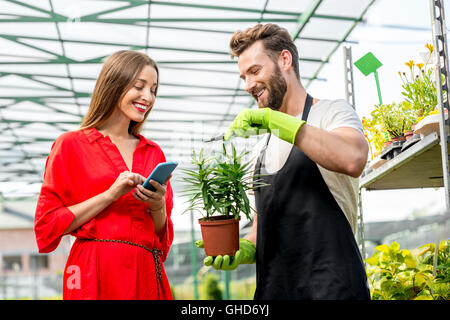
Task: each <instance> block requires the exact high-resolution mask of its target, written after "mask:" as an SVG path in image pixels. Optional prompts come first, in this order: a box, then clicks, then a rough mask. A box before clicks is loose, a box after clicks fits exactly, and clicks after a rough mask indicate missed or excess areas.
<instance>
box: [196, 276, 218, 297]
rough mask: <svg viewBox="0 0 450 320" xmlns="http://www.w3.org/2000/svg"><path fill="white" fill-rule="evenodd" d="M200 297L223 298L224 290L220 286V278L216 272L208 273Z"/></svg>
mask: <svg viewBox="0 0 450 320" xmlns="http://www.w3.org/2000/svg"><path fill="white" fill-rule="evenodd" d="M200 299H202V300H223V298H222V290H221V289H220V288H219V280H218V277H217V276H216V275H215V274H212V273H207V274H206V276H205V278H204V280H203V282H202V284H201V292H200Z"/></svg>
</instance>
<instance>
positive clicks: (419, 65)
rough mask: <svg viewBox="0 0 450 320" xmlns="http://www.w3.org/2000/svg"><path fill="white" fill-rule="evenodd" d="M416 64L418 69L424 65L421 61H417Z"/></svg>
mask: <svg viewBox="0 0 450 320" xmlns="http://www.w3.org/2000/svg"><path fill="white" fill-rule="evenodd" d="M416 66H417V67H418V68H419V69H422V68H423V66H424V64H423V63H417V64H416Z"/></svg>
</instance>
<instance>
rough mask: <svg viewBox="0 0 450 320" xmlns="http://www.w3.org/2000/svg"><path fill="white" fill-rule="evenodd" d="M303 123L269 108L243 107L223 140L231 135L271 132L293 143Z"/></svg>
mask: <svg viewBox="0 0 450 320" xmlns="http://www.w3.org/2000/svg"><path fill="white" fill-rule="evenodd" d="M305 123H306V121H303V120H300V119H297V118H296V117H293V116H290V115H288V114H286V113H284V112H279V111H274V110H272V109H270V108H262V109H243V110H242V111H241V112H239V114H238V115H237V116H236V118H235V119H234V121H233V123H232V124H231V125H230V127H229V128H228V130H227V132H226V133H225V135H224V140H229V139H230V138H231V137H232V136H233V135H237V136H240V137H244V138H248V137H249V136H251V135H257V134H260V133H267V132H271V133H273V134H274V135H276V136H277V137H279V138H280V139H283V140H285V141H287V142H289V143H292V144H294V143H295V137H296V136H297V132H298V130H300V128H301V127H302V126H303V125H304V124H305Z"/></svg>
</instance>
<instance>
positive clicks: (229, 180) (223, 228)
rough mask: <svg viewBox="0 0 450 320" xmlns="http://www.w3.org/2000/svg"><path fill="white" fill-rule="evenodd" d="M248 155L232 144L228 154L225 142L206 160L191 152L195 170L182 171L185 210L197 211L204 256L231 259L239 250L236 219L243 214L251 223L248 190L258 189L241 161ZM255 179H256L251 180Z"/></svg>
mask: <svg viewBox="0 0 450 320" xmlns="http://www.w3.org/2000/svg"><path fill="white" fill-rule="evenodd" d="M246 155H248V152H242V153H240V154H237V152H236V148H235V147H234V145H233V144H232V143H231V153H228V152H227V149H226V146H225V143H224V144H223V146H222V152H221V153H219V154H218V155H217V156H215V157H210V158H206V157H205V156H204V154H203V150H201V152H200V154H198V155H197V154H196V152H195V151H193V154H192V164H193V165H194V169H184V170H183V171H184V173H185V175H184V176H183V178H182V180H183V181H184V183H185V190H184V192H183V193H184V195H185V196H186V197H187V198H188V207H187V208H186V210H185V212H186V211H190V210H193V211H198V212H200V213H201V214H202V215H203V217H202V218H200V219H199V220H198V222H199V224H200V227H201V231H202V238H203V243H204V248H205V252H206V255H208V256H218V255H229V256H233V255H234V254H235V252H236V251H237V250H239V220H240V215H241V214H244V215H245V216H246V217H247V218H248V219H249V220H251V215H250V213H251V210H254V209H253V208H252V207H251V206H250V201H249V199H248V196H247V193H246V192H247V191H249V190H252V189H255V188H257V187H261V186H263V185H265V184H263V183H261V181H260V179H259V177H256V176H254V175H252V173H253V168H252V164H251V162H250V161H248V162H246V161H244V157H245V156H246ZM254 177H255V180H253V179H254Z"/></svg>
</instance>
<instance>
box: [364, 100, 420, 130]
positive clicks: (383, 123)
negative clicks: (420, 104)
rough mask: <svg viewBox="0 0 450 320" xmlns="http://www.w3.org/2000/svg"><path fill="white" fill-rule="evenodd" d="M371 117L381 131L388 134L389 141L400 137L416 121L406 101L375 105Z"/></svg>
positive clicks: (409, 104)
mask: <svg viewBox="0 0 450 320" xmlns="http://www.w3.org/2000/svg"><path fill="white" fill-rule="evenodd" d="M371 116H372V117H373V119H375V121H377V122H378V123H379V124H380V128H381V130H382V131H385V132H387V133H388V135H389V138H390V139H396V138H399V137H402V136H403V133H404V132H405V131H409V130H411V125H412V124H413V123H414V122H415V121H416V118H415V116H414V110H413V108H412V107H411V103H410V102H408V101H402V102H400V103H395V102H393V103H391V104H382V105H376V106H375V109H374V110H373V111H372V112H371Z"/></svg>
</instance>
